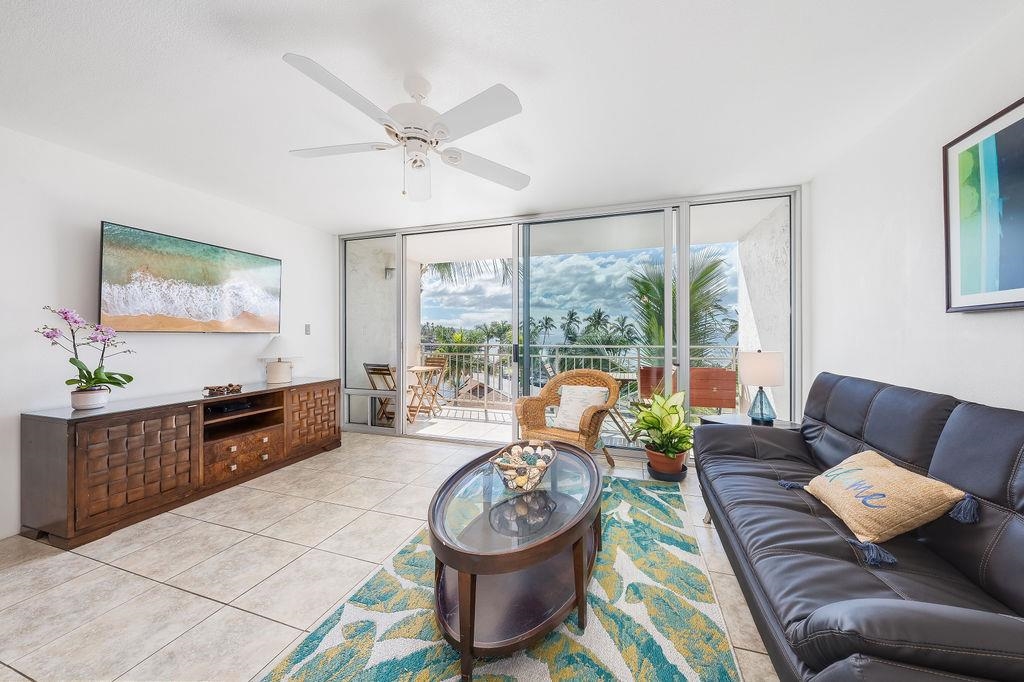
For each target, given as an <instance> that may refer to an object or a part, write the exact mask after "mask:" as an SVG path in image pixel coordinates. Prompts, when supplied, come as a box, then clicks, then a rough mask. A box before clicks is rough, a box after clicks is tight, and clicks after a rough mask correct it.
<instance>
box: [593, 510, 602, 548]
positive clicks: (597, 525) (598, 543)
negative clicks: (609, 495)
mask: <svg viewBox="0 0 1024 682" xmlns="http://www.w3.org/2000/svg"><path fill="white" fill-rule="evenodd" d="M603 534H604V531H603V530H602V528H601V507H600V506H598V508H597V518H595V519H594V546H595V547H597V551H598V552H600V551H601V547H602V545H603V542H602V539H601V536H602V535H603Z"/></svg>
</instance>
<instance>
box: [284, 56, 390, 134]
mask: <svg viewBox="0 0 1024 682" xmlns="http://www.w3.org/2000/svg"><path fill="white" fill-rule="evenodd" d="M282 59H284V61H285V62H287V63H288V64H290V65H291V66H294V67H295V68H296V69H298V70H299V71H301V72H302V73H304V74H305V75H306V76H308V77H309V78H311V79H313V80H314V81H316V82H317V83H319V84H320V85H322V86H324V87H325V88H327V89H328V90H330V91H331V92H333V93H334V94H335V95H337V96H338V97H340V98H342V99H343V100H345V101H346V102H348V103H349V104H351V105H352V106H354V107H355V108H356V109H358V110H359V111H361V112H363V113H364V114H366V115H367V116H369V117H370V118H372V119H373V120H374V121H376V122H377V123H380V124H381V125H386V126H390V127H391V128H396V129H397V128H398V124H396V123H395V122H394V120H393V119H392V118H391V117H390V116H389V115H388V113H387V112H386V111H384V110H383V109H381V108H380V107H378V106H377V105H376V104H374V103H373V102H371V101H370V100H368V99H366V98H365V97H363V96H362V95H360V94H359V93H358V92H356V91H355V90H353V89H352V88H351V87H350V86H349V85H348V84H347V83H345V82H344V81H342V80H341V79H340V78H338V77H337V76H335V75H334V74H333V73H331V72H330V71H328V70H327V69H325V68H324V67H322V66H320V65H319V64H317V63H316V62H314V61H313V60H312V59H310V58H309V57H303V56H302V55H300V54H292V53H291V52H289V53H288V54H286V55H285V56H284V57H282Z"/></svg>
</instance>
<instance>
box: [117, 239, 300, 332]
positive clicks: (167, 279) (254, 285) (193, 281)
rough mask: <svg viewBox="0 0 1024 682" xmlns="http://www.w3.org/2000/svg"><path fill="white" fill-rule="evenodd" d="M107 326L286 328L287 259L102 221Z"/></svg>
mask: <svg viewBox="0 0 1024 682" xmlns="http://www.w3.org/2000/svg"><path fill="white" fill-rule="evenodd" d="M102 232H103V238H102V248H101V254H102V255H101V261H100V271H101V275H100V315H99V318H100V324H104V325H107V326H108V327H113V328H114V329H116V330H117V331H123V332H250V333H253V332H255V333H278V332H279V331H280V329H281V261H280V260H278V259H277V258H268V257H267V256H258V255H256V254H253V253H246V252H245V251H236V250H234V249H226V248H224V247H222V246H214V245H212V244H204V243H202V242H196V241H192V240H191V239H181V238H180V237H172V236H170V235H166V234H160V233H158V232H150V231H148V230H140V229H138V228H135V227H128V226H126V225H117V224H115V223H108V222H104V223H103V224H102Z"/></svg>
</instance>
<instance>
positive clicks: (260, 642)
mask: <svg viewBox="0 0 1024 682" xmlns="http://www.w3.org/2000/svg"><path fill="white" fill-rule="evenodd" d="M299 634H301V632H300V631H299V630H297V629H295V628H290V627H288V626H287V625H282V624H280V623H275V622H274V621H271V620H267V619H266V618H261V617H260V616H256V615H254V614H251V613H246V612H245V611H239V610H238V609H235V608H232V607H230V606H225V607H224V608H222V609H221V610H220V611H218V612H217V613H215V614H213V615H212V616H210V617H209V618H207V619H206V620H204V621H203V622H201V623H199V624H198V625H196V626H195V627H194V628H192V629H191V630H189V631H188V632H186V633H185V634H183V635H182V636H181V637H178V638H177V639H176V640H174V641H173V642H171V643H170V644H168V645H167V646H165V647H164V648H163V649H161V650H160V651H158V652H156V653H155V654H153V655H152V656H150V657H149V658H147V659H146V660H144V661H143V662H142V663H140V664H139V665H137V666H135V667H134V668H132V669H131V670H129V671H128V672H127V673H125V674H124V676H123V677H122V678H121V679H123V680H179V681H193V680H194V681H197V682H198V681H201V680H218V681H221V682H229V681H232V680H237V681H238V682H244V681H245V680H249V679H251V678H252V677H253V676H254V675H255V674H256V673H258V672H259V671H260V669H261V668H262V667H263V665H264V663H265V662H266V660H267V658H268V656H269V655H273V654H272V652H276V651H279V650H280V649H281V648H282V647H284V646H286V645H287V644H289V643H290V642H292V641H294V640H295V638H296V637H297V636H298V635H299Z"/></svg>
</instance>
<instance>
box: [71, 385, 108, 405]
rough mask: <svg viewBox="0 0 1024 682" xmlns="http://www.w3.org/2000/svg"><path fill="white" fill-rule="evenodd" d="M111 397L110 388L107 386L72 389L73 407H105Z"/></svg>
mask: <svg viewBox="0 0 1024 682" xmlns="http://www.w3.org/2000/svg"><path fill="white" fill-rule="evenodd" d="M109 398H110V389H109V388H107V387H106V386H98V387H96V388H87V389H84V390H83V389H78V390H74V391H71V409H73V410H95V409H96V408H99V407H104V406H105V405H106V404H107V400H108V399H109Z"/></svg>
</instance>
